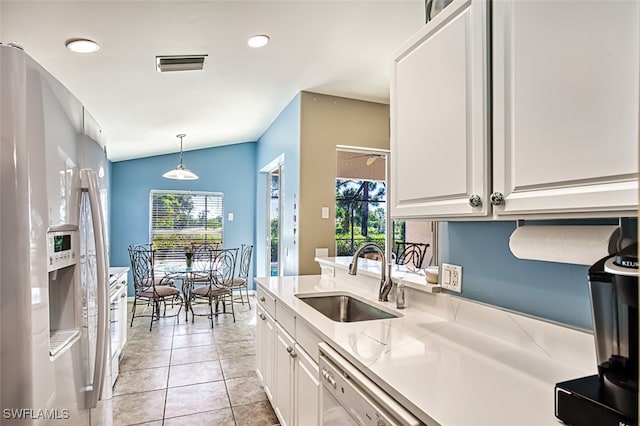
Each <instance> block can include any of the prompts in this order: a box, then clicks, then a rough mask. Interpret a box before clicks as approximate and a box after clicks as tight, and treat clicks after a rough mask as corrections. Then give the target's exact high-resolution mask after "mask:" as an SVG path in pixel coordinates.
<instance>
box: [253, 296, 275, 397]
mask: <svg viewBox="0 0 640 426" xmlns="http://www.w3.org/2000/svg"><path fill="white" fill-rule="evenodd" d="M257 315H258V321H257V323H256V355H257V356H256V372H257V374H258V379H260V381H261V382H262V386H263V387H264V391H265V393H266V394H267V397H268V398H269V400H270V401H273V390H274V384H273V379H274V376H273V371H274V362H273V361H274V360H273V355H274V352H273V349H274V346H273V344H274V342H275V336H276V322H275V320H274V319H273V317H271V315H269V314H268V313H267V312H266V311H265V309H264V308H263V307H262V306H261V305H258V308H257Z"/></svg>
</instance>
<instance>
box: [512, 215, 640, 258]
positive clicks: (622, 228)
mask: <svg viewBox="0 0 640 426" xmlns="http://www.w3.org/2000/svg"><path fill="white" fill-rule="evenodd" d="M523 226H535V225H528V224H526V223H525V219H517V220H516V229H518V228H520V227H523ZM614 238H615V241H611V245H610V250H613V252H615V251H620V250H622V249H624V248H625V247H627V246H629V245H631V244H633V243H635V242H636V241H637V236H636V230H635V227H634V226H633V225H632V218H629V217H619V218H618V231H617V233H616V234H615V236H614ZM612 240H613V238H612Z"/></svg>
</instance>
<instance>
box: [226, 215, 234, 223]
mask: <svg viewBox="0 0 640 426" xmlns="http://www.w3.org/2000/svg"><path fill="white" fill-rule="evenodd" d="M227 220H228V221H229V222H233V213H229V214H227Z"/></svg>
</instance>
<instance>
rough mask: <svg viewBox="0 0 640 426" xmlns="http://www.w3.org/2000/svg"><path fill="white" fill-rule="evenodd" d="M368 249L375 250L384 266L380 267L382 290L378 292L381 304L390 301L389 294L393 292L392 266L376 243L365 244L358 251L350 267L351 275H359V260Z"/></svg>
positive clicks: (354, 254)
mask: <svg viewBox="0 0 640 426" xmlns="http://www.w3.org/2000/svg"><path fill="white" fill-rule="evenodd" d="M368 248H372V249H374V250H375V251H376V252H378V254H379V255H380V257H381V258H382V264H381V265H380V271H381V272H380V290H378V300H379V301H381V302H388V301H389V292H390V291H391V287H392V284H391V264H390V263H389V264H387V262H386V256H385V255H384V250H382V247H380V246H379V245H378V244H376V243H364V244H363V245H361V246H360V247H358V248H357V249H356V252H355V253H353V258H352V259H351V264H350V265H349V275H356V274H357V273H358V258H359V257H360V255H361V254H362V253H363V252H364V251H365V250H366V249H368Z"/></svg>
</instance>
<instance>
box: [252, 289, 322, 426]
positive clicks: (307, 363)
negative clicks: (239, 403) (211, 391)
mask: <svg viewBox="0 0 640 426" xmlns="http://www.w3.org/2000/svg"><path fill="white" fill-rule="evenodd" d="M259 292H260V288H259ZM258 300H259V301H260V299H258ZM265 300H268V297H265ZM279 307H280V305H277V302H276V305H275V306H274V308H275V309H273V308H272V309H273V310H274V311H278V308H279ZM283 309H285V310H286V308H283ZM280 312H283V311H282V310H281V311H280ZM257 315H258V321H257V327H256V371H257V374H258V378H259V379H260V380H261V382H262V385H263V386H264V390H265V392H266V394H267V397H268V398H269V401H271V405H272V406H273V409H274V411H275V413H276V415H277V416H278V420H279V421H280V424H281V425H283V426H312V425H316V426H317V425H319V424H320V420H321V419H320V392H321V387H320V377H319V370H318V363H317V362H316V360H315V359H314V357H312V356H311V355H309V354H308V353H307V351H309V352H311V353H312V354H316V353H317V348H315V345H317V342H316V341H314V340H313V339H310V338H309V335H313V333H312V332H311V331H310V330H308V329H307V328H306V327H305V326H303V325H300V327H299V328H300V329H301V338H302V340H303V342H304V343H302V344H307V342H309V343H311V342H313V344H312V346H314V347H307V348H305V347H304V346H302V345H301V344H300V343H299V342H297V341H296V338H295V337H294V336H295V335H296V330H297V328H298V325H297V321H296V317H295V315H292V313H291V312H290V311H289V312H287V313H286V315H285V316H283V318H282V319H283V321H285V323H283V324H282V325H281V324H280V323H279V322H278V320H277V318H278V316H277V315H275V316H276V319H275V320H274V318H273V316H271V315H270V314H269V310H267V309H266V308H265V306H263V305H261V304H260V303H258V308H257ZM283 325H286V327H287V328H286V329H285V327H283ZM292 334H294V336H292ZM305 349H306V350H305Z"/></svg>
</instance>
